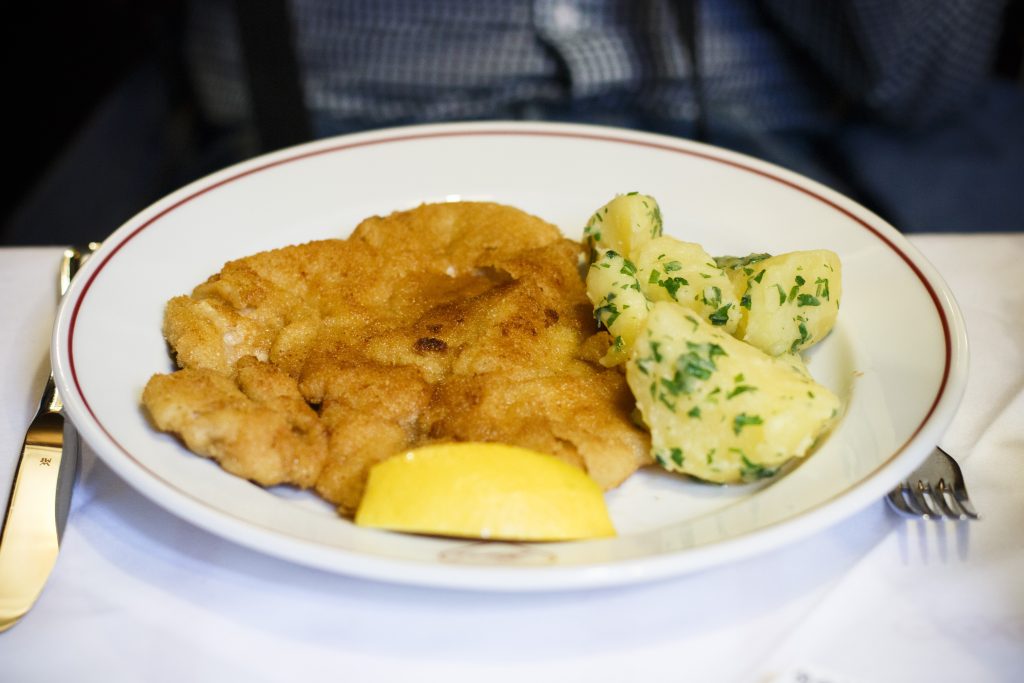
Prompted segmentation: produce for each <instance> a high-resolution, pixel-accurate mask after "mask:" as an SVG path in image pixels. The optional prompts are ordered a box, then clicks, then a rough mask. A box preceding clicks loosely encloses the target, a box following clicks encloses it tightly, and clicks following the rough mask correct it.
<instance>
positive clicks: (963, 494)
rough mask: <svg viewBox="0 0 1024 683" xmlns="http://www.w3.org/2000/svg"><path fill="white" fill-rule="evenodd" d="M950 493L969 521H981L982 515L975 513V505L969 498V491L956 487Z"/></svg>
mask: <svg viewBox="0 0 1024 683" xmlns="http://www.w3.org/2000/svg"><path fill="white" fill-rule="evenodd" d="M950 493H951V494H952V496H953V500H955V501H956V502H957V505H959V506H960V509H961V510H963V511H964V514H965V515H966V516H967V517H968V518H969V519H981V515H979V514H978V513H977V512H975V511H974V505H972V504H971V499H970V498H968V497H967V490H966V489H963V488H960V487H958V486H954V487H952V488H951V489H950Z"/></svg>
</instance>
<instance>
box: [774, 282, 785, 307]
mask: <svg viewBox="0 0 1024 683" xmlns="http://www.w3.org/2000/svg"><path fill="white" fill-rule="evenodd" d="M775 289H777V290H779V305H780V306H782V305H783V304H785V303H786V292H785V290H784V289H782V286H781V285H775Z"/></svg>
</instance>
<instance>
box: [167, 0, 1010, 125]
mask: <svg viewBox="0 0 1024 683" xmlns="http://www.w3.org/2000/svg"><path fill="white" fill-rule="evenodd" d="M243 1H244V0H243ZM1003 4H1004V3H1003V0H943V1H941V2H939V1H935V0H833V1H827V0H763V1H761V2H753V1H741V0H717V1H716V0H703V1H701V2H699V4H698V8H699V23H698V29H697V30H698V35H699V40H698V49H699V55H700V59H699V62H700V64H701V76H702V78H701V80H702V83H703V88H704V95H705V102H706V104H705V106H706V110H707V111H706V114H707V116H708V118H709V120H710V121H712V123H713V125H718V126H726V127H734V128H737V129H746V130H763V131H787V130H804V131H806V130H814V129H815V128H816V127H820V126H822V125H823V124H827V122H828V121H830V120H833V119H834V118H835V116H836V115H837V113H838V112H846V111H851V110H852V111H858V112H863V113H867V114H868V115H870V116H874V117H876V118H881V119H882V120H886V121H889V122H896V123H900V124H908V125H910V124H916V123H927V122H930V121H932V120H935V119H937V118H941V117H942V116H944V115H946V114H948V113H950V112H952V111H955V110H956V109H957V108H959V107H962V106H965V103H967V102H969V98H970V96H971V94H972V93H973V92H974V88H975V87H976V86H977V85H978V84H979V83H980V82H981V80H982V79H983V78H984V77H985V76H986V74H987V73H988V69H989V63H990V60H991V58H992V48H993V46H994V44H995V40H996V36H997V33H998V29H999V17H1000V12H1001V11H1002V8H1003ZM231 7H232V2H231V1H230V0H197V1H196V2H194V3H192V5H191V7H190V12H189V34H188V35H189V38H188V43H187V55H188V59H189V63H190V65H191V72H192V78H193V82H194V85H195V88H196V90H197V93H198V94H199V98H200V102H201V103H202V105H203V108H204V111H205V114H206V116H207V117H208V119H209V120H210V121H212V122H214V123H217V124H220V125H225V126H231V125H235V124H238V123H239V122H242V121H244V120H246V118H247V116H248V103H247V100H248V98H247V85H246V81H245V77H244V69H243V68H242V63H241V54H240V49H239V41H238V35H237V31H236V29H235V25H234V21H233V17H232V14H231ZM678 9H679V7H678V3H675V2H670V1H669V0H660V1H659V0H635V1H632V2H629V1H615V0H377V1H363V2H360V1H358V0H335V1H330V0H293V2H292V3H291V13H292V21H293V28H294V32H295V40H296V44H297V52H298V59H299V63H300V66H301V71H302V84H303V88H304V91H305V100H306V106H307V108H308V110H309V111H310V113H311V117H312V120H313V122H314V128H315V130H316V133H317V134H318V135H328V134H333V133H338V132H343V131H348V130H355V129H360V128H371V127H378V126H386V125H394V124H402V123H410V122H422V121H442V120H467V119H484V118H520V119H521V118H527V119H566V120H588V121H593V122H602V123H609V124H615V125H628V126H634V127H648V128H655V129H657V128H663V129H664V128H671V127H672V126H673V124H681V123H686V122H691V121H692V120H693V119H694V117H695V115H696V106H695V97H694V89H693V79H692V73H693V69H692V64H691V63H690V60H689V59H688V52H687V49H686V45H685V43H684V41H683V37H682V35H681V32H680V30H679V28H678V19H677V11H678Z"/></svg>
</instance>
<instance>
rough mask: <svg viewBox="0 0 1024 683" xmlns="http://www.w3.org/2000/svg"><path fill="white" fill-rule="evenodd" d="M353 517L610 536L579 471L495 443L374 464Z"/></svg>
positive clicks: (523, 535) (474, 531) (447, 529)
mask: <svg viewBox="0 0 1024 683" xmlns="http://www.w3.org/2000/svg"><path fill="white" fill-rule="evenodd" d="M355 522H356V524H358V525H360V526H368V527H378V528H383V529H390V530H392V531H404V532H409V533H419V534H432V535H438V536H459V537H468V538H484V539H494V540H506V541H565V540H573V539H582V538H596V537H606V536H614V535H615V528H614V527H613V526H612V522H611V519H610V517H609V516H608V509H607V508H606V507H605V503H604V496H603V495H602V493H601V488H600V487H599V486H598V485H597V483H595V482H594V480H593V479H591V478H590V477H588V476H587V475H586V474H585V473H584V472H583V471H582V470H580V469H578V468H576V467H573V466H572V465H569V464H567V463H564V462H562V461H561V460H558V459H557V458H555V457H553V456H550V455H544V454H542V453H537V452H536V451H531V450H527V449H525V448H518V447H515V446H507V445H504V444H494V443H454V444H438V445H432V446H425V447H423V448H418V449H415V450H412V451H408V452H405V453H400V454H398V455H395V456H393V457H391V458H389V459H388V460H385V461H383V462H381V463H379V464H377V465H375V466H374V467H373V469H371V470H370V476H369V479H368V481H367V484H366V492H365V493H364V494H363V499H362V502H361V503H360V505H359V509H358V510H357V512H356V517H355Z"/></svg>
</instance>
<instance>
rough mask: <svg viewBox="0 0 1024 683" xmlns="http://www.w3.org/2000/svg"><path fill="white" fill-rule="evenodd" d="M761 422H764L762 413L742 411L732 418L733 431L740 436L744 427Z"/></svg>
mask: <svg viewBox="0 0 1024 683" xmlns="http://www.w3.org/2000/svg"><path fill="white" fill-rule="evenodd" d="M759 424H764V421H763V420H762V419H761V416H760V415H747V414H746V413H740V414H738V415H737V416H736V417H734V418H733V420H732V431H733V433H734V434H736V435H737V436H739V433H740V432H741V431H743V428H744V427H749V426H751V425H759Z"/></svg>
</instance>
